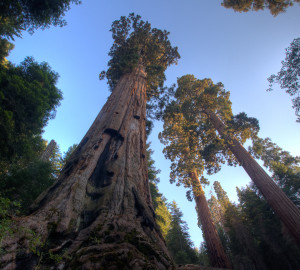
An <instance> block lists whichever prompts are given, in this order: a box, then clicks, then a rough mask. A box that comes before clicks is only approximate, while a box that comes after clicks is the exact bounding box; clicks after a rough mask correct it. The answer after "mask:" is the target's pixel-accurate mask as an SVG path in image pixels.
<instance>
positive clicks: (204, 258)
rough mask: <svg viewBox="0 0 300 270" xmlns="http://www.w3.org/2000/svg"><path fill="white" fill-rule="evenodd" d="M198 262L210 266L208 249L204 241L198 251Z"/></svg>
mask: <svg viewBox="0 0 300 270" xmlns="http://www.w3.org/2000/svg"><path fill="white" fill-rule="evenodd" d="M198 258H199V259H198V260H199V264H200V265H203V266H210V262H209V256H208V250H207V246H206V243H205V241H204V242H202V243H201V245H200V249H199V252H198Z"/></svg>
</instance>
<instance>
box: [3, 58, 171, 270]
mask: <svg viewBox="0 0 300 270" xmlns="http://www.w3.org/2000/svg"><path fill="white" fill-rule="evenodd" d="M145 118H146V73H145V71H144V68H143V66H142V65H141V64H139V65H138V67H137V68H136V69H135V70H134V71H133V72H132V73H131V74H125V75H123V76H122V78H121V79H120V81H119V83H118V85H117V86H116V88H115V89H114V91H113V92H112V94H111V96H110V97H109V99H108V101H107V102H106V104H105V105H104V107H103V108H102V110H101V112H100V113H99V115H98V116H97V117H96V119H95V121H94V123H93V124H92V126H91V127H90V129H89V130H88V132H87V133H86V135H85V136H84V138H83V139H82V141H81V142H80V144H79V146H78V147H77V149H76V150H75V152H74V153H73V154H72V156H71V157H70V160H69V161H68V162H67V164H66V166H65V167H64V169H63V171H62V173H61V176H60V177H59V179H58V180H57V182H56V183H55V184H54V185H53V186H52V187H50V188H49V190H48V191H46V192H45V193H44V194H42V195H41V196H40V197H39V198H38V200H37V202H36V206H35V207H36V210H35V211H34V212H33V213H32V214H31V215H29V216H27V217H24V218H22V219H21V220H20V221H19V224H21V226H22V227H23V228H29V229H30V230H34V231H35V232H36V234H37V235H38V236H39V238H40V242H41V243H44V246H43V247H41V245H38V246H37V248H38V249H40V251H41V252H43V254H44V258H46V259H42V260H41V256H38V254H35V252H32V248H31V249H30V248H29V247H30V245H31V244H30V239H28V238H26V236H24V234H23V235H16V234H15V235H14V237H10V238H7V239H5V240H4V242H3V248H4V250H5V252H6V254H5V255H4V256H2V258H1V259H0V261H1V266H2V267H3V268H4V269H34V267H35V265H37V264H39V263H40V265H41V267H44V266H43V265H46V266H47V265H48V266H49V265H52V266H53V265H55V261H53V260H52V261H51V259H48V260H47V255H49V254H48V253H52V254H60V255H64V257H63V259H62V261H61V262H59V263H58V264H59V267H60V268H59V269H173V263H172V262H171V260H170V258H169V255H168V251H167V249H166V246H165V242H164V240H163V237H162V235H161V233H160V230H159V228H158V226H157V224H156V222H155V219H154V211H153V209H152V203H151V197H150V192H149V185H148V179H147V159H146V149H145V147H146V146H145V141H146V134H145ZM23 231H24V230H23ZM48 257H49V256H48ZM52 257H53V256H52ZM42 269H43V268H42Z"/></svg>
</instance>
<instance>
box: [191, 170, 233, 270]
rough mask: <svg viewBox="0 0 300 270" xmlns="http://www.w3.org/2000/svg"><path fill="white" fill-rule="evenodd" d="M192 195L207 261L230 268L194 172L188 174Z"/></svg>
mask: <svg viewBox="0 0 300 270" xmlns="http://www.w3.org/2000/svg"><path fill="white" fill-rule="evenodd" d="M190 177H191V179H192V187H193V194H194V198H195V201H196V205H197V211H198V215H199V218H200V221H201V224H202V229H203V233H204V238H205V241H206V243H207V249H208V254H209V260H210V263H211V265H212V266H213V267H222V268H229V269H230V268H231V264H230V262H229V259H228V257H227V255H226V253H225V251H224V249H223V245H222V243H221V240H220V238H219V235H218V232H217V230H216V228H215V225H214V223H213V219H212V216H211V214H210V211H209V208H208V203H207V201H206V198H205V194H204V191H203V189H202V186H201V183H200V181H199V179H198V175H197V172H196V171H193V172H192V173H190Z"/></svg>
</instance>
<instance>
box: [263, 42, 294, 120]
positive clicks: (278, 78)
mask: <svg viewBox="0 0 300 270" xmlns="http://www.w3.org/2000/svg"><path fill="white" fill-rule="evenodd" d="M281 63H282V67H281V69H280V71H279V72H278V73H277V74H276V75H275V74H273V75H271V76H270V77H269V78H268V81H269V83H270V88H269V89H268V91H270V90H272V87H273V84H274V83H279V84H280V87H281V88H282V89H286V90H285V92H286V93H288V94H289V95H290V96H295V95H297V96H296V97H294V98H293V99H292V102H293V108H294V109H295V113H296V115H297V122H300V97H299V93H300V84H299V78H300V38H296V39H294V40H293V42H292V43H291V45H290V47H288V48H287V49H286V56H285V60H284V61H282V62H281Z"/></svg>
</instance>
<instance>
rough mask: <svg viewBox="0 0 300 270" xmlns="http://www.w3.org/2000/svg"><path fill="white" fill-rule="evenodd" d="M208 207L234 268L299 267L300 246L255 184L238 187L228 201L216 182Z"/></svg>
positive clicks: (281, 268) (281, 269)
mask: <svg viewBox="0 0 300 270" xmlns="http://www.w3.org/2000/svg"><path fill="white" fill-rule="evenodd" d="M214 190H215V193H216V195H217V198H216V197H214V196H212V198H211V199H210V200H209V206H210V209H211V212H212V215H213V218H214V221H215V223H216V224H217V228H218V233H219V235H220V238H221V239H222V242H223V245H224V246H225V247H226V249H227V253H228V254H229V255H230V257H231V260H232V263H233V266H234V269H244V270H251V269H265V270H266V269H275V270H285V269H298V268H299V263H300V260H299V258H300V257H299V254H300V253H299V252H300V251H299V248H297V246H296V245H295V243H293V240H292V239H291V236H290V235H289V233H288V232H287V231H286V229H285V227H284V226H283V225H282V224H281V223H280V221H279V219H278V217H277V216H276V215H275V214H274V212H273V210H272V209H271V208H270V206H269V205H268V203H267V202H266V201H265V200H264V199H263V197H262V196H261V194H260V193H259V192H258V190H257V188H255V186H254V185H251V186H249V187H246V188H242V189H239V188H237V192H238V198H239V202H238V204H236V205H235V204H233V203H231V202H230V201H229V199H228V196H227V194H226V192H225V191H224V190H223V188H222V187H221V185H220V183H219V182H214Z"/></svg>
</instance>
